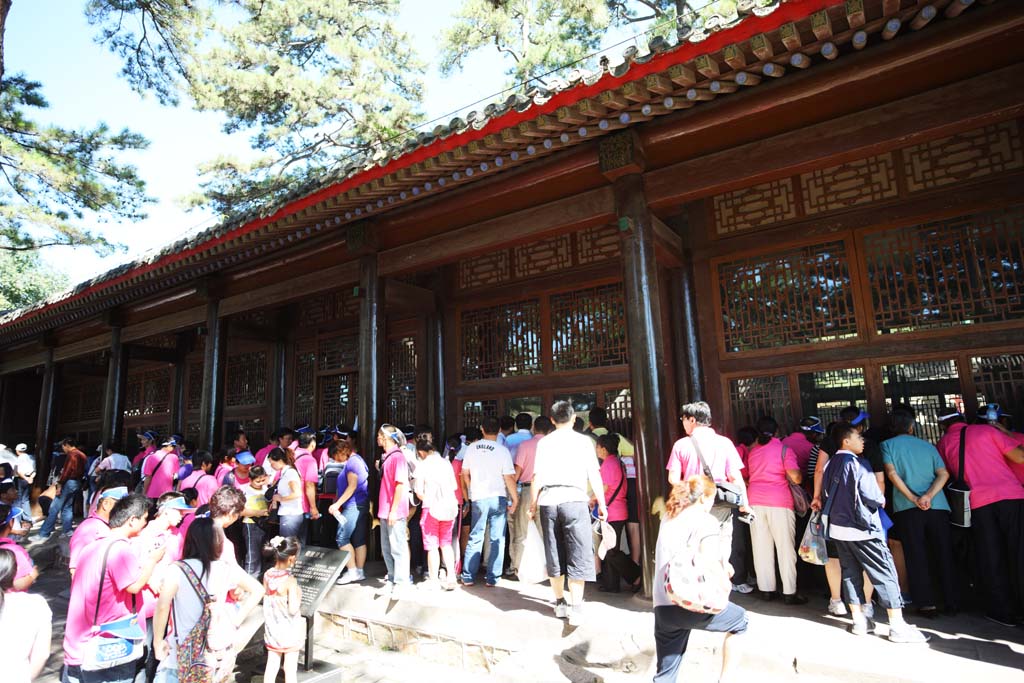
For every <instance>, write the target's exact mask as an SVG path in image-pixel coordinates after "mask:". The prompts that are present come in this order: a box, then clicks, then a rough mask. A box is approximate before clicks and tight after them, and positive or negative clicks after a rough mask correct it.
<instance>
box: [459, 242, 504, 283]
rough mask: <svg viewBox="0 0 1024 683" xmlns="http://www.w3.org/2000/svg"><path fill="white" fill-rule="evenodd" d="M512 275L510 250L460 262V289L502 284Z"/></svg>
mask: <svg viewBox="0 0 1024 683" xmlns="http://www.w3.org/2000/svg"><path fill="white" fill-rule="evenodd" d="M511 275H512V272H511V259H510V255H509V251H508V249H503V250H501V251H493V252H490V253H488V254H482V255H480V256H475V257H473V258H467V259H462V260H461V261H459V287H461V288H462V289H472V288H474V287H486V286H488V285H497V284H501V283H502V282H506V281H507V280H508V279H509V278H510V277H511Z"/></svg>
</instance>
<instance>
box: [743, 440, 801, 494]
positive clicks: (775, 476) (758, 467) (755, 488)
mask: <svg viewBox="0 0 1024 683" xmlns="http://www.w3.org/2000/svg"><path fill="white" fill-rule="evenodd" d="M804 440H805V441H806V439H804ZM782 458H783V455H782V442H781V441H779V440H778V439H772V440H771V441H769V442H768V443H766V444H765V445H763V446H762V445H761V444H759V443H755V444H754V445H753V446H751V447H750V453H749V455H747V473H748V474H749V475H750V481H749V483H748V484H747V499H748V501H749V502H750V504H751V505H764V506H766V507H772V508H786V509H787V510H792V509H793V494H792V493H790V492H789V484H788V483H786V470H798V469H799V465H798V464H797V457H796V453H794V452H793V450H792V449H791V448H789V447H788V446H787V447H786V455H785V458H786V462H785V464H783V462H782Z"/></svg>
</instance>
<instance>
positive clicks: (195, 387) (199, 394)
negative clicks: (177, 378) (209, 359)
mask: <svg viewBox="0 0 1024 683" xmlns="http://www.w3.org/2000/svg"><path fill="white" fill-rule="evenodd" d="M202 403H203V361H201V360H198V361H192V362H190V363H189V364H188V393H187V394H186V397H185V409H186V410H199V408H200V407H201V406H202Z"/></svg>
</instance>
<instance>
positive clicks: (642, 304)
mask: <svg viewBox="0 0 1024 683" xmlns="http://www.w3.org/2000/svg"><path fill="white" fill-rule="evenodd" d="M599 149H600V162H601V171H602V173H604V175H605V177H607V178H608V179H609V180H611V181H612V186H613V189H614V192H615V211H616V214H617V215H618V217H619V218H618V221H619V229H620V230H621V232H622V265H623V280H624V286H625V292H626V327H627V331H628V334H629V346H630V349H629V356H630V363H629V374H630V386H631V390H632V394H633V423H634V425H635V428H636V430H635V433H634V434H635V437H636V447H637V485H638V486H637V488H638V492H639V508H640V538H641V544H642V546H643V581H644V591H645V593H646V594H648V595H650V594H651V590H652V587H653V585H654V584H653V581H654V547H655V543H656V541H657V536H658V522H659V520H658V519H657V518H656V517H654V515H652V514H651V506H652V503H653V502H654V501H655V500H657V499H659V498H661V497H662V496H663V494H664V490H665V468H664V466H663V463H664V461H665V453H666V441H667V439H666V437H665V433H666V425H665V424H664V415H665V404H664V401H665V394H664V388H663V383H662V372H663V370H664V368H665V357H666V356H665V349H664V335H663V332H662V311H661V293H660V285H659V282H658V264H657V262H656V260H655V254H654V247H655V240H656V237H655V230H654V225H653V220H652V216H651V213H650V210H649V209H648V207H647V200H646V198H645V196H644V187H643V177H642V175H641V173H642V172H643V170H644V158H643V150H642V149H641V147H640V143H639V140H638V139H637V137H636V135H635V133H633V132H632V131H626V132H624V133H618V134H615V135H611V136H608V137H606V138H602V140H601V143H600V148H599Z"/></svg>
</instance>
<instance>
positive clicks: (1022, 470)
mask: <svg viewBox="0 0 1024 683" xmlns="http://www.w3.org/2000/svg"><path fill="white" fill-rule="evenodd" d="M1010 438H1011V439H1013V440H1014V441H1016V442H1017V445H1018V446H1024V434H1021V433H1020V432H1010ZM1007 464H1008V465H1009V466H1010V469H1011V470H1012V471H1013V474H1014V476H1015V477H1017V481H1019V482H1020V483H1021V484H1022V485H1024V463H1019V462H1010V461H1007Z"/></svg>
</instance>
